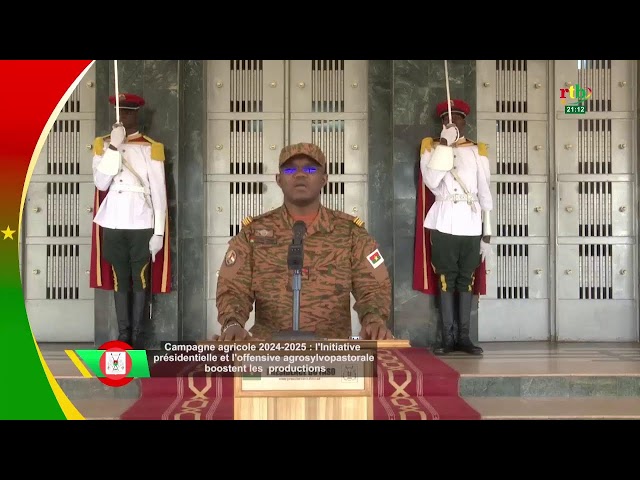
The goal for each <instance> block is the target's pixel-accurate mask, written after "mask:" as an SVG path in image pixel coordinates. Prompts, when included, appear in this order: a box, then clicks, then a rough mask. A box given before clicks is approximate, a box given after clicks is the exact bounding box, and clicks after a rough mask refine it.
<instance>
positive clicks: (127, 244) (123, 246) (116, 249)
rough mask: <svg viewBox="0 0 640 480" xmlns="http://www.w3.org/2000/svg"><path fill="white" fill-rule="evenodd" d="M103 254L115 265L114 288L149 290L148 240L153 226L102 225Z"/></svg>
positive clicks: (149, 255) (149, 257)
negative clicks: (117, 228)
mask: <svg viewBox="0 0 640 480" xmlns="http://www.w3.org/2000/svg"><path fill="white" fill-rule="evenodd" d="M103 232H104V233H103V237H102V244H103V247H102V249H103V250H102V254H103V256H104V259H105V260H106V261H107V262H109V263H110V264H111V265H112V266H113V274H114V283H115V290H116V291H121V290H130V287H129V286H130V285H132V286H133V290H134V291H138V292H140V291H144V290H147V287H148V286H149V262H150V261H151V254H150V253H149V240H151V237H152V236H153V229H152V228H145V229H143V230H114V229H111V228H105V229H103Z"/></svg>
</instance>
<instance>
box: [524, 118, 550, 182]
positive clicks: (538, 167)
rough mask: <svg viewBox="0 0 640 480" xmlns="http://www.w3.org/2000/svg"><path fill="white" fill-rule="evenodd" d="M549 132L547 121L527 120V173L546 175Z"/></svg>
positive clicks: (547, 172) (547, 171)
mask: <svg viewBox="0 0 640 480" xmlns="http://www.w3.org/2000/svg"><path fill="white" fill-rule="evenodd" d="M548 138H549V134H548V132H547V122H541V121H537V120H529V121H527V147H528V148H527V150H526V152H527V158H526V161H527V174H528V175H548V174H549V170H548V168H549V167H548V160H547V158H548V151H549V144H548Z"/></svg>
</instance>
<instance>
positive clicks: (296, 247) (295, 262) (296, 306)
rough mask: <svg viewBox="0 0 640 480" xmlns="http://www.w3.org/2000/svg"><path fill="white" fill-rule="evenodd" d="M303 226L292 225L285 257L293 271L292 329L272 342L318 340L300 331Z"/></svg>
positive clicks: (314, 335) (312, 335)
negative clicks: (291, 234) (290, 237)
mask: <svg viewBox="0 0 640 480" xmlns="http://www.w3.org/2000/svg"><path fill="white" fill-rule="evenodd" d="M296 223H297V222H296ZM304 228H306V227H304V224H302V226H301V227H299V228H297V227H296V225H294V235H293V241H292V242H291V245H289V254H288V256H287V266H288V267H289V270H293V329H292V330H283V331H280V332H278V333H276V334H274V335H273V339H274V340H318V337H317V336H316V334H315V333H314V332H304V331H301V330H300V290H301V289H302V267H303V264H304V241H303V240H302V237H303V235H304Z"/></svg>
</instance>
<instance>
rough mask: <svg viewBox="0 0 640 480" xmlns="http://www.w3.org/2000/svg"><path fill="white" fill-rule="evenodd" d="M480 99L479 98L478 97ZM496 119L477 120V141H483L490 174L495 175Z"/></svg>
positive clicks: (496, 160) (496, 152)
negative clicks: (485, 146)
mask: <svg viewBox="0 0 640 480" xmlns="http://www.w3.org/2000/svg"><path fill="white" fill-rule="evenodd" d="M478 101H480V99H478ZM497 123H498V121H497V120H478V123H477V127H478V142H479V143H484V144H486V145H487V149H488V151H487V158H488V159H489V169H490V172H491V175H495V174H496V172H497V170H496V164H497V162H498V159H497V155H498V153H499V151H498V150H497V147H498V144H497V135H498V134H497V129H498V125H497Z"/></svg>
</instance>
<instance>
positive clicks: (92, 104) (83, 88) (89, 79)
mask: <svg viewBox="0 0 640 480" xmlns="http://www.w3.org/2000/svg"><path fill="white" fill-rule="evenodd" d="M74 93H75V94H76V95H77V97H78V99H79V107H80V108H79V110H78V111H79V112H82V113H95V111H96V64H95V62H94V63H93V64H92V65H91V67H89V68H88V69H87V71H86V72H85V74H84V76H83V77H82V79H81V80H80V83H79V84H78V86H77V87H76V91H75V92H74ZM92 123H95V122H94V121H92Z"/></svg>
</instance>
